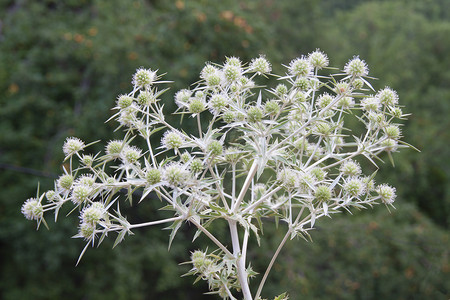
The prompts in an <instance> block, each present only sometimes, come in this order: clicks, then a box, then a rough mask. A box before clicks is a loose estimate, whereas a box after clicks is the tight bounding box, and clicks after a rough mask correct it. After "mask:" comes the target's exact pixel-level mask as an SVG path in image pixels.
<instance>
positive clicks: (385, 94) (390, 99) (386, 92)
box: [377, 87, 398, 106]
mask: <svg viewBox="0 0 450 300" xmlns="http://www.w3.org/2000/svg"><path fill="white" fill-rule="evenodd" d="M377 98H378V99H380V103H381V104H383V105H387V106H395V105H396V104H397V103H398V94H397V92H396V91H394V90H393V89H391V88H390V87H385V88H384V89H382V90H380V91H378V93H377Z"/></svg>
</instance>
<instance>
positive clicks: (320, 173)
mask: <svg viewBox="0 0 450 300" xmlns="http://www.w3.org/2000/svg"><path fill="white" fill-rule="evenodd" d="M311 175H312V176H314V178H315V179H316V180H317V181H322V180H324V179H325V176H326V175H327V172H325V171H324V170H322V169H321V168H318V167H317V168H314V169H312V170H311Z"/></svg>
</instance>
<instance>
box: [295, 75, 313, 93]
mask: <svg viewBox="0 0 450 300" xmlns="http://www.w3.org/2000/svg"><path fill="white" fill-rule="evenodd" d="M294 86H295V87H296V88H298V89H299V90H301V91H307V90H308V89H309V88H310V87H311V80H310V79H309V78H308V77H298V78H297V79H296V80H295V82H294Z"/></svg>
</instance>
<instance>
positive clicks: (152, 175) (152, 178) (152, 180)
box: [145, 168, 161, 185]
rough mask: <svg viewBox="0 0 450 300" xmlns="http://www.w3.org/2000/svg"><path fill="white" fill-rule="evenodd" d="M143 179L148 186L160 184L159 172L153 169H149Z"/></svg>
mask: <svg viewBox="0 0 450 300" xmlns="http://www.w3.org/2000/svg"><path fill="white" fill-rule="evenodd" d="M145 178H146V179H147V182H148V183H149V184H151V185H153V184H157V183H159V182H161V171H160V170H158V169H155V168H151V169H149V170H147V172H146V173H145Z"/></svg>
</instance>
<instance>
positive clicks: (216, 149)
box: [206, 141, 223, 156]
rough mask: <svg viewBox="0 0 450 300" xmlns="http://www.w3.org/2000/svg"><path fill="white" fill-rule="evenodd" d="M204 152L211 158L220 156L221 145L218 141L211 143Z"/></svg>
mask: <svg viewBox="0 0 450 300" xmlns="http://www.w3.org/2000/svg"><path fill="white" fill-rule="evenodd" d="M206 152H207V153H209V154H210V155H211V156H217V155H221V154H222V152H223V146H222V143H221V142H219V141H211V142H210V143H209V144H208V146H207V147H206Z"/></svg>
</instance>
